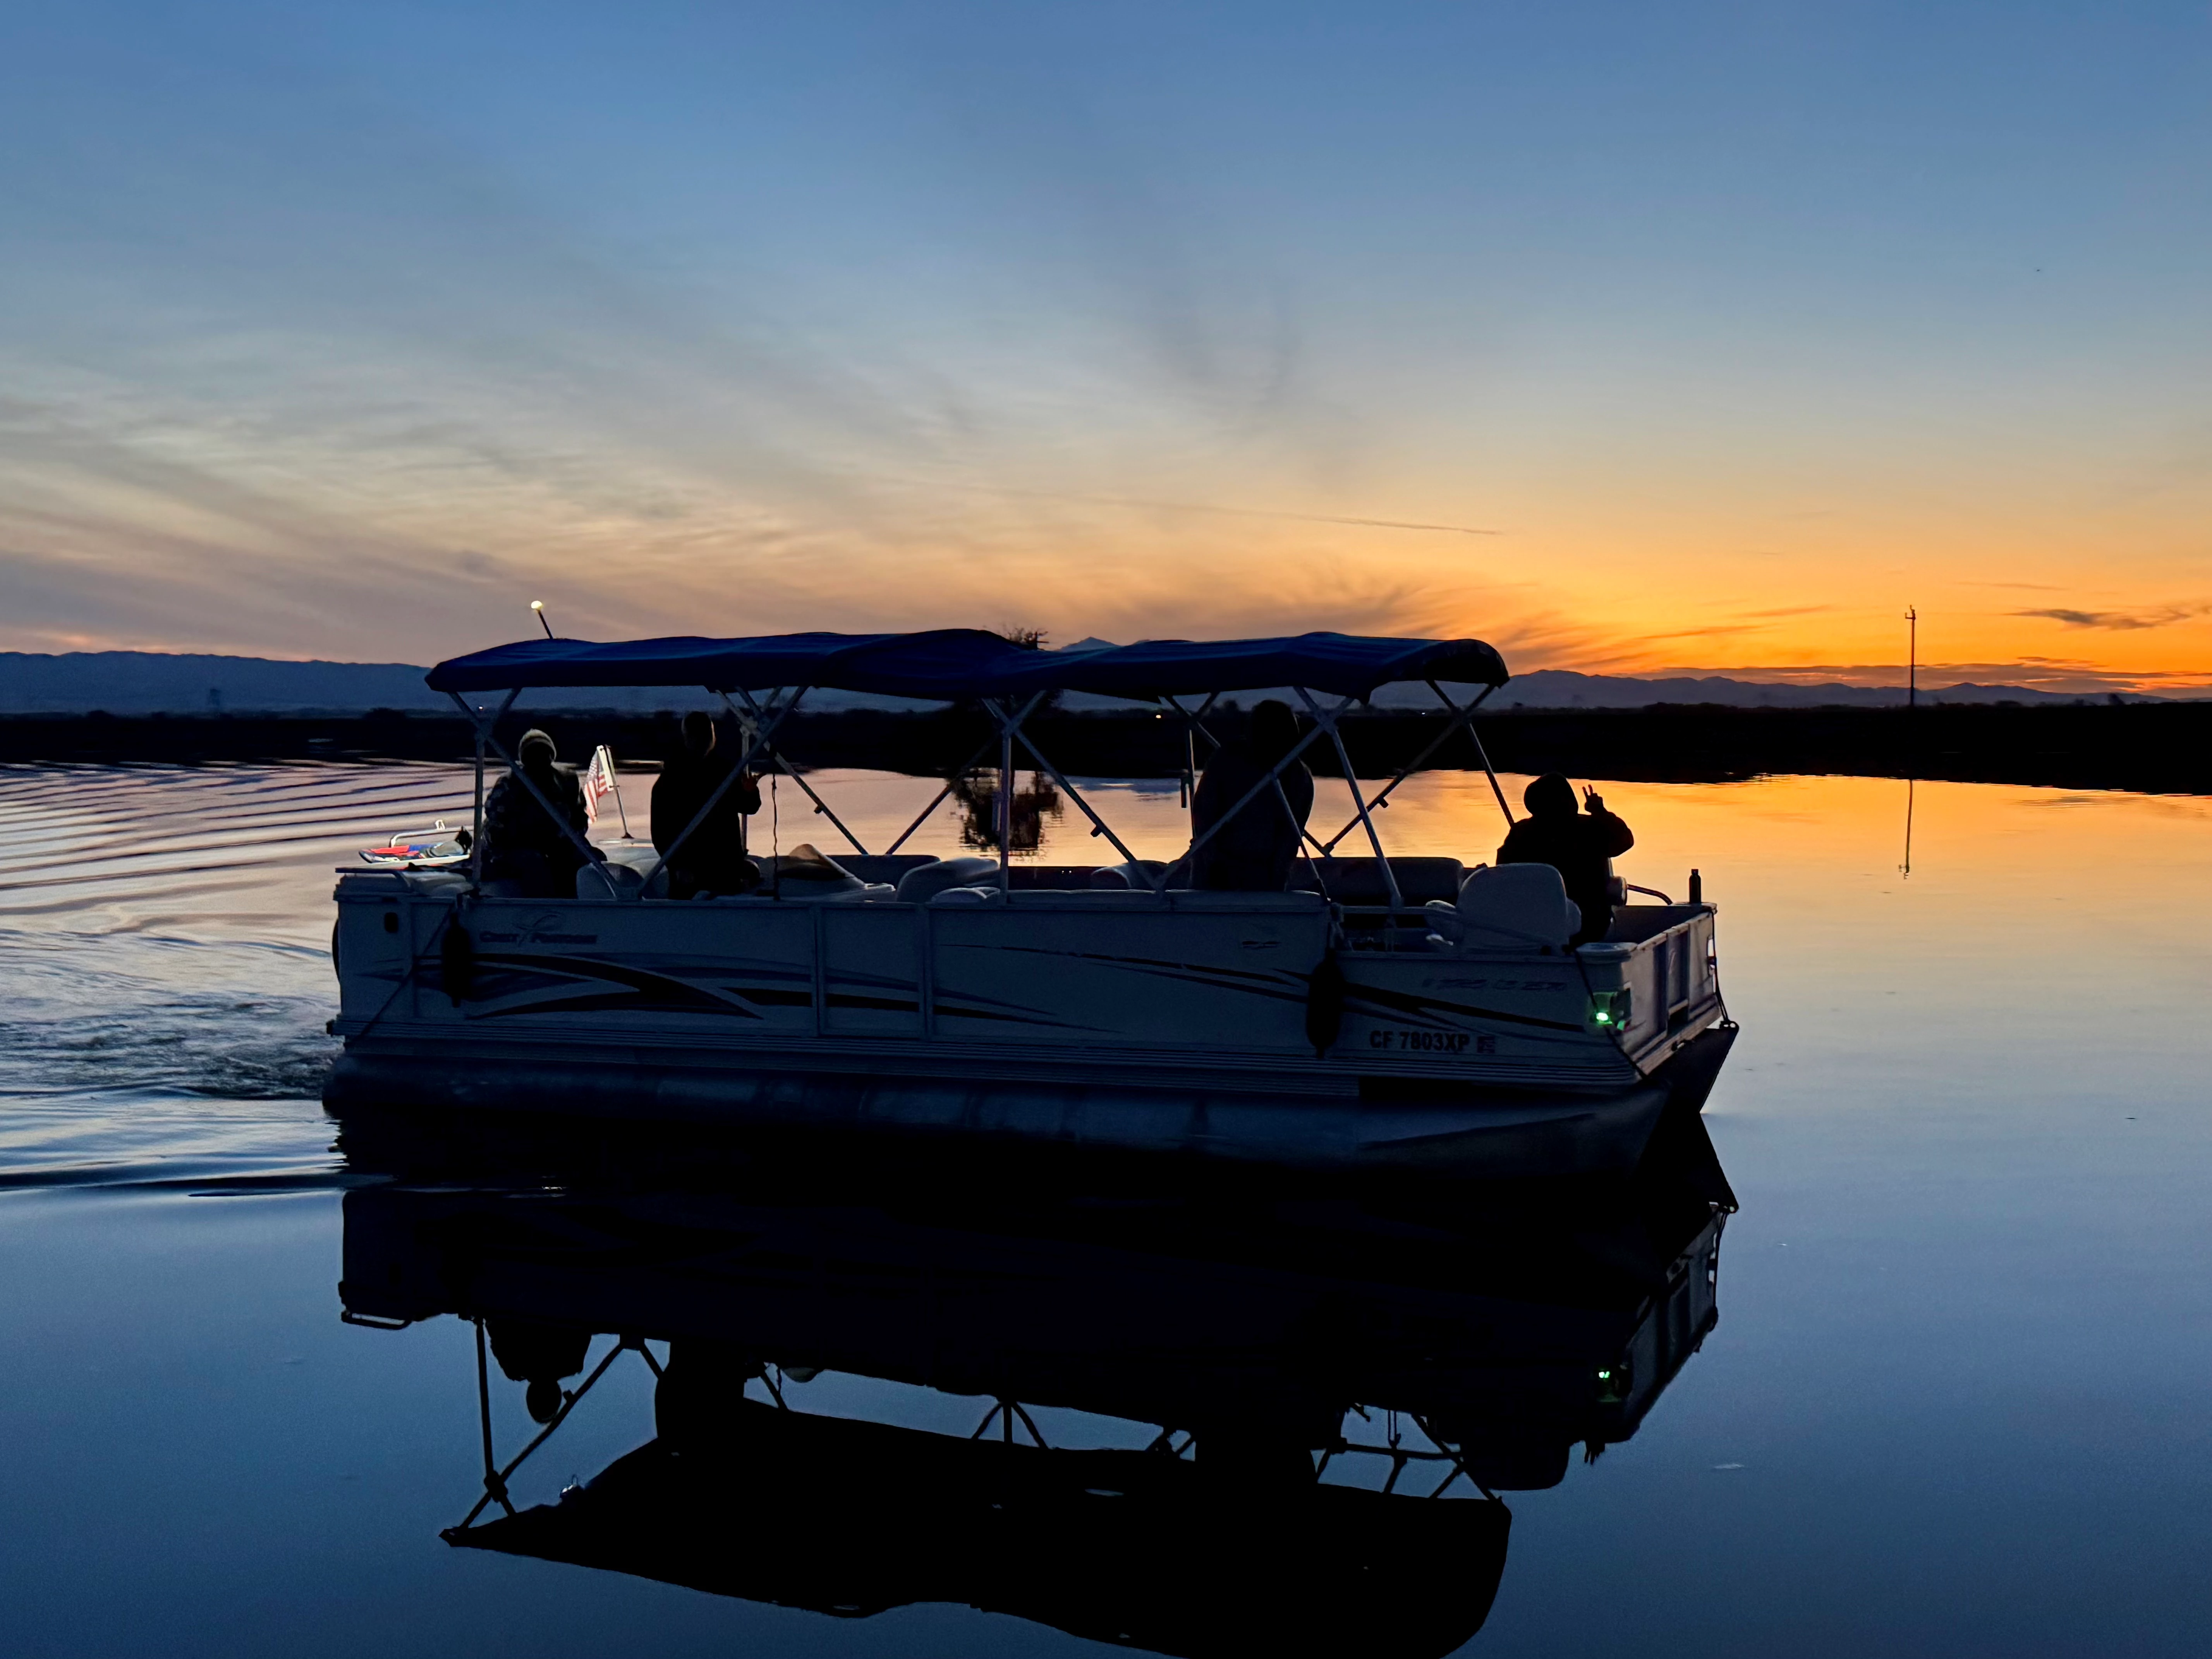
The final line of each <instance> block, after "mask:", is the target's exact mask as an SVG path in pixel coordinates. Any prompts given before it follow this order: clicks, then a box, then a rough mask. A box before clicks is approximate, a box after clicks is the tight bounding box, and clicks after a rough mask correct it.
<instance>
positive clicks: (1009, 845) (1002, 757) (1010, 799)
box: [982, 691, 1045, 893]
mask: <svg viewBox="0 0 2212 1659" xmlns="http://www.w3.org/2000/svg"><path fill="white" fill-rule="evenodd" d="M1044 696H1045V694H1044V693H1043V692H1042V691H1039V692H1037V693H1036V694H1035V695H1034V696H1031V697H1030V700H1029V701H1028V702H1025V703H1024V704H1023V705H1022V708H1021V712H1020V713H1019V714H1016V715H1015V716H1014V717H1013V718H1012V720H1009V719H1007V717H1006V709H1005V708H1004V707H1002V706H1001V705H1000V703H999V702H998V701H997V699H995V698H993V697H985V698H984V699H982V703H983V707H984V708H987V709H989V710H990V711H991V718H992V719H994V720H997V721H998V723H999V890H1000V892H1002V893H1011V892H1012V891H1013V890H1014V877H1013V854H1014V734H1015V733H1016V732H1019V731H1020V730H1021V728H1022V722H1023V721H1024V720H1027V719H1028V718H1029V717H1030V714H1031V712H1032V711H1034V710H1035V709H1036V706H1037V705H1038V704H1039V703H1041V702H1043V701H1044ZM1028 741H1029V740H1028V738H1023V742H1024V744H1026V743H1027V742H1028ZM1031 752H1035V751H1034V750H1032V751H1031Z"/></svg>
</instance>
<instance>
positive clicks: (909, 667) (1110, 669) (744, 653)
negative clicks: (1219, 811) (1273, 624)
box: [425, 628, 1511, 702]
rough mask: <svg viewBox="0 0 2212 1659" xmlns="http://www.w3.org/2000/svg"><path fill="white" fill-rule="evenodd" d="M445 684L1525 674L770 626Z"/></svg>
mask: <svg viewBox="0 0 2212 1659" xmlns="http://www.w3.org/2000/svg"><path fill="white" fill-rule="evenodd" d="M425 678H426V679H427V680H428V684H429V686H430V689H431V690H434V691H448V692H456V693H459V692H468V691H504V690H512V689H518V688H526V687H535V686H611V685H700V686H706V687H708V688H709V689H712V690H724V691H734V690H747V691H755V690H768V689H770V688H772V687H776V686H808V687H813V686H819V687H821V688H823V690H834V691H860V692H868V693H872V694H874V695H877V696H892V697H914V698H919V699H922V700H925V701H929V702H956V701H959V700H962V699H965V698H971V697H994V696H1003V697H1013V696H1029V695H1030V694H1032V693H1035V692H1038V691H1088V692H1092V693H1096V694H1097V695H1100V696H1110V697H1129V698H1138V699H1143V698H1151V697H1155V696H1162V695H1170V696H1173V695H1178V694H1182V693H1206V692H1213V691H1249V690H1258V689H1260V688H1262V687H1266V686H1275V685H1300V686H1304V687H1306V688H1307V689H1308V690H1315V691H1328V692H1333V693H1334V694H1336V695H1337V696H1353V697H1366V696H1371V695H1372V694H1373V693H1374V691H1375V690H1376V688H1377V687H1379V686H1383V685H1388V684H1392V683H1394V682H1395V681H1399V680H1439V681H1443V680H1449V681H1451V682H1454V683H1455V684H1463V685H1464V684H1472V685H1487V686H1498V685H1503V684H1505V682H1506V681H1507V680H1508V679H1509V678H1511V677H1510V675H1509V674H1508V673H1507V671H1506V668H1505V664H1504V659H1501V658H1500V657H1499V656H1498V653H1497V652H1496V651H1494V650H1492V648H1491V647H1489V646H1487V645H1485V644H1484V643H1483V642H1482V641H1480V640H1393V639H1375V638H1370V637H1367V636H1365V635H1356V634H1299V635H1294V636H1289V637H1285V638H1279V639H1267V640H1197V641H1193V640H1147V641H1144V642H1142V643H1140V644H1137V645H1120V646H1103V647H1098V648H1097V649H1096V650H1090V651H1031V650H1025V649H1024V648H1023V647H1020V646H1018V645H1014V644H1012V643H1011V642H1010V641H1006V640H1003V639H1001V638H1000V637H999V635H996V634H991V633H986V632H984V631H983V630H982V629H974V628H941V629H933V630H931V631H930V632H927V633H921V634H770V635H760V636H758V637H756V638H751V639H735V640H710V639H700V638H696V637H684V638H678V639H665V640H627V641H612V642H609V643H606V644H595V643H593V642H592V641H586V640H520V641H516V642H515V643H514V644H513V645H501V646H495V647H492V648H491V649H490V650H489V651H478V652H475V653H471V655H468V656H465V657H455V658H453V659H451V660H450V661H447V662H441V663H440V664H439V665H437V666H436V667H435V668H433V669H432V670H431V671H429V673H428V675H427V676H426V677H425Z"/></svg>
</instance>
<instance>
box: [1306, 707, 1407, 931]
mask: <svg viewBox="0 0 2212 1659" xmlns="http://www.w3.org/2000/svg"><path fill="white" fill-rule="evenodd" d="M1291 690H1294V691H1296V692H1297V694H1298V697H1299V700H1300V701H1301V702H1304V704H1305V706H1306V708H1308V709H1309V710H1310V711H1311V713H1312V714H1313V717H1314V719H1315V720H1318V721H1319V722H1320V723H1321V728H1322V730H1325V731H1326V732H1328V740H1329V742H1330V743H1332V744H1334V745H1335V746H1336V759H1337V763H1338V764H1339V765H1340V766H1341V767H1343V768H1344V787H1346V789H1348V790H1350V791H1351V792H1352V808H1353V810H1354V811H1357V812H1358V814H1359V822H1360V823H1362V824H1363V825H1364V826H1365V827H1366V830H1367V844H1368V845H1369V846H1370V847H1371V848H1374V849H1375V864H1376V868H1377V869H1379V870H1381V871H1382V872H1383V889H1384V890H1385V891H1387V892H1388V893H1389V895H1390V909H1391V913H1392V914H1393V915H1395V914H1396V913H1397V912H1399V911H1401V910H1403V909H1404V908H1406V896H1405V895H1404V894H1403V893H1401V892H1400V891H1399V890H1398V875H1397V872H1395V870H1393V869H1391V867H1390V855H1389V854H1388V853H1385V852H1384V851H1383V836H1382V834H1381V832H1380V831H1379V830H1377V829H1376V828H1375V820H1374V818H1373V817H1371V816H1370V814H1369V812H1368V811H1367V800H1366V798H1365V797H1364V796H1363V795H1362V794H1361V793H1359V780H1358V777H1357V776H1355V775H1353V772H1352V755H1351V752H1350V751H1349V750H1346V748H1345V746H1344V734H1343V733H1342V732H1340V731H1338V730H1337V729H1336V722H1337V719H1338V717H1339V716H1340V715H1341V714H1343V713H1344V711H1345V710H1346V709H1347V708H1350V707H1351V706H1352V699H1351V698H1350V697H1346V699H1345V700H1344V701H1343V702H1340V703H1339V704H1338V705H1337V706H1336V708H1335V711H1334V713H1331V714H1324V713H1322V707H1321V705H1320V704H1319V703H1317V702H1315V701H1314V700H1313V693H1311V692H1310V691H1309V690H1306V689H1305V687H1304V686H1303V685H1297V686H1292V687H1291ZM1395 926H1396V924H1395V922H1394V923H1393V924H1392V926H1391V927H1390V928H1386V929H1385V930H1384V931H1383V944H1384V945H1385V946H1386V947H1387V946H1388V945H1389V942H1390V933H1391V932H1392V931H1394V930H1395Z"/></svg>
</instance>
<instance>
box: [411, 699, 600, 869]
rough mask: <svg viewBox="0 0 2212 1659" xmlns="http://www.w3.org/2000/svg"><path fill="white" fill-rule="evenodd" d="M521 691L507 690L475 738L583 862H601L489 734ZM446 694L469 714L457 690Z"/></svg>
mask: <svg viewBox="0 0 2212 1659" xmlns="http://www.w3.org/2000/svg"><path fill="white" fill-rule="evenodd" d="M520 690H521V688H520V687H519V686H518V687H517V688H516V689H515V690H513V691H510V692H508V693H507V701H506V702H503V703H501V705H500V709H499V714H495V715H493V716H492V717H491V720H489V721H487V722H486V723H485V724H483V726H478V727H477V736H478V740H479V741H480V742H483V743H488V744H490V745H491V746H492V749H493V750H494V751H495V753H496V754H497V755H498V756H499V757H500V758H501V760H503V761H505V762H506V763H507V775H508V776H509V777H511V778H520V779H521V780H522V787H524V788H525V789H527V790H528V791H529V792H530V793H531V797H532V799H534V800H536V801H537V803H538V805H540V806H542V807H544V809H545V816H546V817H549V818H551V819H552V820H553V822H554V823H557V824H559V825H560V826H561V833H562V835H564V836H568V840H569V842H571V843H572V844H573V845H574V847H575V848H577V850H578V851H580V853H582V854H583V855H584V862H585V863H586V864H600V863H604V862H605V860H606V856H607V855H606V854H605V853H602V852H601V851H600V850H599V848H596V847H594V846H592V843H591V842H588V841H586V839H585V838H584V837H583V836H580V835H578V834H577V833H576V826H575V825H574V824H573V823H569V822H568V814H567V813H565V812H563V811H561V809H560V808H558V807H557V806H556V805H553V803H552V802H551V801H550V800H548V799H545V792H544V790H543V789H540V788H539V787H538V785H537V782H536V781H534V780H533V779H532V777H531V775H530V774H529V772H528V770H527V769H525V767H524V766H523V764H522V763H521V762H520V761H519V760H517V759H515V757H513V756H512V755H510V754H508V753H507V749H506V747H505V745H503V744H501V742H500V740H499V739H498V738H495V737H494V736H493V735H492V733H491V727H492V726H493V725H494V724H495V723H496V722H497V721H498V720H499V718H500V715H501V714H506V713H507V710H508V709H509V708H512V707H513V704H514V699H515V697H516V696H517V695H518V694H519V692H520ZM446 695H447V696H449V697H451V698H453V702H454V703H455V704H456V705H458V706H459V708H460V711H461V713H463V714H469V706H468V704H466V703H465V702H462V701H461V696H460V693H459V692H458V691H448V692H447V694H446ZM470 718H471V720H473V719H474V718H475V716H474V715H473V714H470ZM477 829H478V830H479V831H481V830H482V829H483V808H482V807H478V808H477ZM477 842H478V843H479V844H481V843H482V842H483V836H482V835H481V833H479V835H478V836H477ZM469 850H470V853H471V855H473V854H474V853H475V851H476V848H470V849H469Z"/></svg>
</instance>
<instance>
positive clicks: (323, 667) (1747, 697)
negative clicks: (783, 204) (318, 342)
mask: <svg viewBox="0 0 2212 1659" xmlns="http://www.w3.org/2000/svg"><path fill="white" fill-rule="evenodd" d="M1081 643H1083V644H1085V645H1091V644H1103V643H1104V641H1088V640H1086V641H1082V642H1081ZM1071 648H1073V647H1071ZM423 673H424V670H422V669H421V668H418V667H416V666H414V665H411V664H409V663H398V662H276V661H272V660H270V659H267V658H264V657H217V656H189V655H182V654H175V655H173V654H169V653H162V652H152V651H73V652H68V653H63V654H60V655H55V656H46V655H40V654H36V653H25V652H15V651H8V652H0V714H87V713H89V712H91V711H93V710H94V709H105V710H106V712H107V713H109V714H203V715H204V714H295V713H305V712H315V713H331V714H343V713H355V714H357V713H359V712H361V711H362V710H363V709H368V708H398V709H407V710H419V711H422V712H425V713H428V712H431V711H447V710H450V709H451V708H452V707H453V704H452V703H451V702H449V701H448V700H447V698H445V697H443V696H440V695H439V694H438V693H436V692H435V691H432V690H430V689H429V688H428V686H426V685H424V684H422V675H423ZM1266 695H1267V693H1266V692H1263V691H1254V692H1246V693H1243V694H1242V695H1241V696H1239V697H1238V698H1237V701H1238V702H1244V703H1248V704H1249V703H1250V702H1254V701H1255V700H1256V699H1257V698H1259V697H1261V696H1266ZM1921 696H1923V697H1927V698H1930V699H1934V700H1937V701H1941V702H2022V703H2039V702H2076V701H2079V699H2077V698H2075V697H2074V696H2069V695H2062V694H2057V693H2052V692H2048V691H2035V690H2028V689H2027V688H2025V687H2022V686H2016V685H1971V684H1967V685H1948V686H1937V687H1932V688H1929V687H1923V689H1922V691H1921ZM1375 700H1376V702H1377V703H1378V704H1379V705H1381V706H1383V707H1384V708H1423V707H1431V706H1433V705H1434V702H1435V699H1434V698H1432V697H1431V696H1430V695H1429V691H1428V688H1427V687H1425V686H1419V685H1394V686H1387V687H1385V688H1384V689H1383V690H1382V691H1380V692H1378V693H1377V694H1376V699H1375ZM530 701H531V702H532V703H533V705H534V706H535V707H538V708H614V709H620V710H623V711H645V710H651V709H654V708H692V707H705V706H711V702H712V700H711V699H709V698H708V697H707V696H705V694H704V693H702V692H696V691H690V692H687V691H684V690H678V689H670V690H657V689H653V688H649V687H647V688H639V689H635V690H578V691H550V692H544V693H540V694H537V695H536V696H534V697H533V698H532V699H530ZM1904 701H1905V692H1904V690H1903V689H1902V688H1901V687H1896V686H1859V685H1843V684H1830V685H1782V684H1763V683H1760V682H1756V681H1751V680H1735V679H1728V678H1723V677H1720V676H1717V675H1716V676H1712V677H1710V678H1702V679H1665V680H1645V679H1632V678H1623V677H1620V676H1615V675H1610V674H1577V673H1575V672H1573V671H1571V670H1568V669H1563V668H1542V669H1538V670H1536V671H1534V672H1533V673H1528V674H1522V675H1520V676H1517V677H1516V678H1515V679H1514V680H1513V682H1512V683H1511V684H1510V685H1507V686H1505V687H1504V688H1503V689H1502V690H1498V691H1497V692H1495V693H1493V694H1492V696H1491V699H1490V703H1489V706H1490V707H1491V708H1516V707H1519V708H1644V707H1646V706H1647V705H1649V704H1651V703H1657V702H1674V703H1699V702H1703V703H1725V704H1729V705H1731V706H1734V707H1738V708H1838V707H1841V708H1881V707H1885V706H1887V705H1890V704H1894V703H1901V702H1904ZM2128 701H2130V702H2139V701H2154V699H2144V698H2136V697H2130V698H2129V699H2128ZM807 706H809V707H812V708H822V709H835V708H902V707H910V706H913V705H909V704H906V703H902V702H899V701H898V700H896V699H892V698H886V697H868V696H860V695H857V694H854V693H838V692H816V693H814V694H813V695H812V696H810V697H809V698H808V700H807ZM1066 706H1067V707H1068V708H1085V707H1097V708H1105V707H1110V706H1112V705H1111V704H1110V703H1109V700H1108V699H1105V698H1103V697H1085V696H1070V697H1068V698H1067V699H1066Z"/></svg>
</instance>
